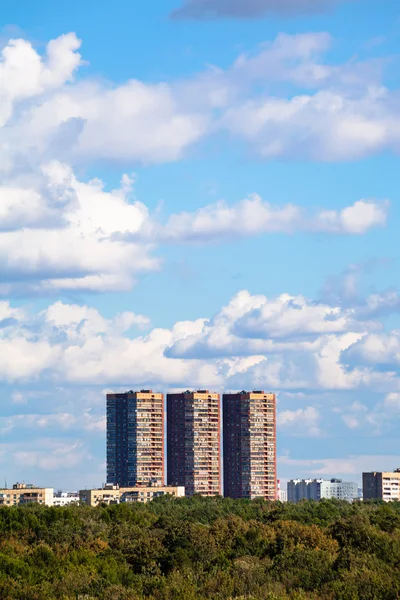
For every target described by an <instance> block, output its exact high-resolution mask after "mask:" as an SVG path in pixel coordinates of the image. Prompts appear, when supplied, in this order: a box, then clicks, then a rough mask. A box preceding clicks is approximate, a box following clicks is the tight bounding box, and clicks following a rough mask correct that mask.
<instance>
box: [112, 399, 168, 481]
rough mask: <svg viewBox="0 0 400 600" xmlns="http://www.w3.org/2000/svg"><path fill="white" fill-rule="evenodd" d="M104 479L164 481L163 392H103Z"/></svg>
mask: <svg viewBox="0 0 400 600" xmlns="http://www.w3.org/2000/svg"><path fill="white" fill-rule="evenodd" d="M107 483H111V484H114V485H119V486H124V487H129V486H148V485H150V484H158V485H163V484H164V394H160V393H154V392H153V391H152V390H141V391H140V392H133V391H130V392H126V393H123V394H107Z"/></svg>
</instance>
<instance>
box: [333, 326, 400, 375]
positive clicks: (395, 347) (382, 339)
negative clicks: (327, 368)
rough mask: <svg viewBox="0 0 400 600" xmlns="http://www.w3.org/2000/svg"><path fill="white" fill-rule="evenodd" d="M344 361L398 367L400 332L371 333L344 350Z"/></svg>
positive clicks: (355, 363) (354, 363)
mask: <svg viewBox="0 0 400 600" xmlns="http://www.w3.org/2000/svg"><path fill="white" fill-rule="evenodd" d="M342 361H343V363H345V364H349V365H379V366H383V367H386V368H387V369H388V370H389V369H396V368H397V367H398V366H399V365H400V332H399V331H396V330H394V331H391V332H390V333H380V334H379V333H370V334H368V335H365V336H363V337H362V338H361V339H360V340H358V341H357V342H356V343H354V344H353V345H352V346H351V347H350V348H349V349H348V350H346V352H343V355H342Z"/></svg>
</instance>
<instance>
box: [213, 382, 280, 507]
mask: <svg viewBox="0 0 400 600" xmlns="http://www.w3.org/2000/svg"><path fill="white" fill-rule="evenodd" d="M223 409H224V410H223V432H224V442H223V445H224V495H225V496H228V497H230V498H265V499H267V500H276V498H277V481H276V396H275V394H267V393H265V392H263V391H255V392H245V391H243V392H239V393H237V394H224V396H223Z"/></svg>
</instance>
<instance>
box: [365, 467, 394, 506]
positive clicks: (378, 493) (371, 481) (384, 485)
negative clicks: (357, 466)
mask: <svg viewBox="0 0 400 600" xmlns="http://www.w3.org/2000/svg"><path fill="white" fill-rule="evenodd" d="M363 499H364V500H376V499H379V500H385V502H391V501H393V500H395V501H400V468H399V469H396V470H395V471H393V472H390V471H385V472H382V473H363Z"/></svg>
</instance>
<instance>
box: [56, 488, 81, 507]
mask: <svg viewBox="0 0 400 600" xmlns="http://www.w3.org/2000/svg"><path fill="white" fill-rule="evenodd" d="M69 504H79V494H78V492H62V491H61V490H59V491H57V492H54V496H53V506H68V505H69Z"/></svg>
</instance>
